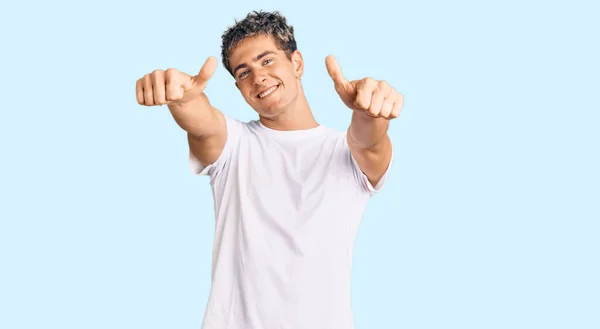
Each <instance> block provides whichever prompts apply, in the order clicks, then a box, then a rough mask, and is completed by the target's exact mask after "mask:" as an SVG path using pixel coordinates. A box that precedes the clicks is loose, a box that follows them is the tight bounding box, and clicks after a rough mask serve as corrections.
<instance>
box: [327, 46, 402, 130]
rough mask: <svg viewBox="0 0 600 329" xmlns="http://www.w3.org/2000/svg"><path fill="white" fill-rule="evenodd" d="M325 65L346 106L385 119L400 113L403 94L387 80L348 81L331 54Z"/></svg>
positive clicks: (392, 117) (365, 79)
mask: <svg viewBox="0 0 600 329" xmlns="http://www.w3.org/2000/svg"><path fill="white" fill-rule="evenodd" d="M325 65H326V66H327V72H329V76H331V78H332V79H333V83H334V86H335V90H336V91H337V93H338V95H340V98H341V99H342V101H343V102H344V104H346V106H348V108H350V109H351V110H354V111H358V112H363V113H365V114H366V115H368V116H370V117H373V118H384V119H386V120H391V119H394V118H397V117H398V116H399V115H400V111H402V106H403V105H404V96H402V94H401V93H399V92H398V91H396V89H394V88H393V87H392V86H390V85H389V84H388V83H387V82H385V81H377V80H374V79H371V78H364V79H360V80H353V81H349V80H348V79H346V78H345V77H344V75H343V74H342V69H341V68H340V66H339V64H338V62H337V60H336V59H335V57H333V56H327V58H326V59H325Z"/></svg>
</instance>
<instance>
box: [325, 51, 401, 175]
mask: <svg viewBox="0 0 600 329" xmlns="http://www.w3.org/2000/svg"><path fill="white" fill-rule="evenodd" d="M325 65H326V66H327V72H329V75H330V76H331V78H332V79H333V83H334V86H335V91H336V92H337V93H338V95H340V98H341V99H342V101H343V102H344V104H345V105H346V106H347V107H348V108H349V109H351V110H352V111H353V113H352V122H351V123H350V127H349V128H348V133H347V134H346V139H347V142H348V147H349V148H350V152H351V153H352V156H353V157H354V158H355V159H356V162H357V163H358V166H359V168H360V169H361V171H362V172H363V173H364V174H365V175H366V176H367V178H368V179H369V182H370V183H371V185H373V186H376V185H377V183H379V180H380V179H381V178H382V177H383V175H384V174H385V171H386V170H387V168H388V167H389V165H390V161H391V159H392V142H391V140H390V138H389V136H388V134H387V130H388V127H389V120H392V119H395V118H397V117H398V116H399V115H400V111H401V110H402V106H403V105H404V96H402V94H400V93H399V92H397V91H396V90H395V89H394V88H392V87H391V86H390V85H389V84H388V83H387V82H385V81H377V80H374V79H371V78H364V79H360V80H354V81H349V80H348V79H346V78H345V77H344V75H343V74H342V69H341V68H340V66H339V64H338V63H337V60H336V59H335V58H334V57H333V56H327V58H326V59H325Z"/></svg>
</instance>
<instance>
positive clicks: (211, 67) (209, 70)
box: [194, 56, 218, 86]
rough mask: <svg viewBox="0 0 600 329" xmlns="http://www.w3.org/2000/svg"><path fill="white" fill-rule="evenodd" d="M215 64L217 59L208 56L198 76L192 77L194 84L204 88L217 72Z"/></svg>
mask: <svg viewBox="0 0 600 329" xmlns="http://www.w3.org/2000/svg"><path fill="white" fill-rule="evenodd" d="M217 64H218V62H217V59H216V58H215V57H214V56H210V57H209V58H208V59H207V60H206V62H204V65H202V68H201V69H200V72H198V75H196V76H195V77H194V80H195V82H196V83H198V84H200V85H202V86H206V84H207V83H208V80H210V78H212V76H213V74H215V71H216V70H217Z"/></svg>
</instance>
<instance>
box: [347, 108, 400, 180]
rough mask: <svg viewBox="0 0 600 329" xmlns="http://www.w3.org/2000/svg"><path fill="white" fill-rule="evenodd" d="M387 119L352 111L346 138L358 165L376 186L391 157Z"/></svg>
mask: <svg viewBox="0 0 600 329" xmlns="http://www.w3.org/2000/svg"><path fill="white" fill-rule="evenodd" d="M388 127H389V121H388V120H386V119H383V118H373V117H370V116H368V115H366V114H364V113H362V112H358V111H355V112H353V113H352V122H351V123H350V127H349V128H348V133H347V134H346V139H347V141H348V147H349V148H350V152H351V153H352V156H353V157H354V158H355V159H356V162H357V163H358V167H359V168H360V169H361V171H362V172H363V173H364V174H365V175H366V176H367V178H368V179H369V182H370V183H371V185H373V186H376V185H377V183H378V182H379V180H380V179H381V178H382V177H383V174H384V173H385V171H386V170H387V168H388V166H389V164H390V161H391V159H392V142H391V140H390V137H389V136H388V134H387V130H388Z"/></svg>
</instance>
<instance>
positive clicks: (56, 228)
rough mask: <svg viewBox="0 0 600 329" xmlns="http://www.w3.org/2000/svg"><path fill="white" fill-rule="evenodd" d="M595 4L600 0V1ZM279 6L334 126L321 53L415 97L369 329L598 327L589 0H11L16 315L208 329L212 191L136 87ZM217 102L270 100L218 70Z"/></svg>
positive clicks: (5, 292)
mask: <svg viewBox="0 0 600 329" xmlns="http://www.w3.org/2000/svg"><path fill="white" fill-rule="evenodd" d="M595 3H597V2H595ZM253 9H265V10H274V9H278V10H281V11H282V13H283V14H284V15H286V16H287V17H288V19H289V22H290V23H291V24H292V25H293V26H294V27H295V29H296V37H297V40H298V45H299V48H300V50H301V51H302V52H303V54H304V58H305V61H306V72H305V78H304V79H303V81H304V86H305V88H306V93H307V96H308V98H309V102H310V104H311V105H312V108H313V110H314V112H315V115H316V117H317V119H318V121H319V122H320V123H322V124H324V125H327V126H331V127H334V128H338V129H346V127H347V125H348V124H349V122H350V115H351V112H350V110H347V109H346V108H345V107H344V106H343V105H342V103H341V101H340V100H339V98H338V96H337V94H336V93H335V91H334V89H333V85H332V82H331V80H330V78H329V76H328V75H327V71H326V69H325V64H324V63H325V62H324V61H325V57H326V56H327V55H328V54H334V55H336V56H337V58H338V61H339V63H340V65H341V67H342V69H343V72H344V74H345V75H346V77H347V78H349V79H358V78H362V77H366V76H370V77H373V78H376V79H384V80H386V81H388V82H389V83H390V84H391V85H393V86H394V87H395V88H396V89H397V90H399V91H400V92H402V93H403V94H404V95H405V99H406V102H405V106H404V109H403V112H402V114H401V116H400V118H398V119H396V120H394V121H393V122H392V125H391V130H390V134H391V137H392V139H393V142H394V144H395V150H396V155H395V159H396V160H395V163H394V166H393V172H392V174H391V176H390V178H389V181H388V183H387V185H386V187H385V189H384V191H382V192H381V193H380V194H378V195H377V196H376V197H374V198H373V200H372V202H371V203H370V206H369V208H368V210H367V213H366V215H365V217H364V221H363V223H362V226H361V228H360V231H359V234H358V237H357V240H356V248H355V257H354V269H353V281H352V297H353V309H354V313H355V321H356V328H357V329H370V328H410V329H417V328H432V329H433V328H435V329H439V328H461V329H466V328H473V329H481V328H486V329H488V328H490V329H491V328H511V329H516V328H544V329H548V328H577V329H583V328H600V284H599V278H600V264H599V262H600V255H599V254H600V242H599V234H600V224H599V221H600V209H599V208H600V206H599V204H600V191H599V189H600V188H599V183H600V179H599V174H598V168H599V167H600V161H599V159H598V154H599V142H600V133H599V124H600V120H599V119H600V115H599V112H598V111H599V110H600V101H599V96H600V66H599V61H598V59H599V58H600V51H599V50H598V44H599V42H598V38H599V37H598V36H599V31H600V23H599V19H598V17H599V16H600V10H599V8H598V6H597V5H596V4H594V2H592V1H588V2H584V1H560V2H559V1H551V2H541V1H540V2H532V1H527V2H522V1H508V2H507V1H494V2H483V1H481V2H478V1H459V2H445V1H444V2H442V1H399V2H396V3H395V4H392V2H388V1H382V0H379V1H364V2H354V3H350V2H338V3H330V2H326V1H319V2H301V1H295V2H290V3H288V4H287V5H282V4H279V3H276V2H269V1H255V2H252V3H251V4H248V3H246V2H245V1H244V2H242V1H212V2H205V1H172V2H167V1H129V2H127V3H120V2H117V1H114V0H113V1H108V2H100V1H96V2H93V3H92V2H84V1H71V2H66V1H48V2H42V1H33V2H20V3H18V2H16V1H13V2H10V3H8V4H7V3H5V2H3V4H2V5H0V12H1V14H0V17H1V19H0V27H1V29H0V33H1V43H0V48H1V49H2V51H1V52H0V56H2V64H3V65H2V66H3V68H2V72H1V79H0V95H1V103H0V104H1V105H0V108H1V117H0V134H1V136H0V137H1V139H0V143H1V144H0V145H1V150H0V152H1V153H0V156H1V158H2V161H1V170H0V179H1V181H0V186H1V187H0V193H1V199H0V202H1V204H0V205H1V206H0V218H1V221H0V266H1V268H0V270H1V271H0V328H2V329H17V328H61V329H67V328H68V329H71V328H72V329H81V328H85V329H88V328H89V329H92V328H111V329H117V328H144V329H151V328H179V329H185V328H196V329H198V328H199V327H200V325H201V322H202V318H203V315H204V307H205V305H206V300H207V296H208V292H209V288H210V261H211V252H212V250H211V248H212V241H213V240H212V239H213V236H212V233H213V229H214V225H213V214H214V213H213V203H212V196H211V191H210V187H209V184H208V179H207V178H199V177H194V176H192V175H191V174H190V173H189V172H188V168H187V150H188V149H187V144H186V139H185V133H184V132H183V131H182V130H181V129H180V128H179V127H178V126H177V125H176V124H175V122H174V121H173V119H172V117H171V116H170V114H169V112H168V110H167V109H166V108H165V107H162V108H160V107H152V108H147V107H142V106H139V105H138V104H137V103H136V100H135V81H136V80H137V79H138V78H140V77H141V76H143V75H144V74H145V73H149V72H151V71H152V70H154V69H157V68H161V69H166V68H169V67H175V68H177V69H179V70H182V71H185V72H188V73H190V74H194V73H196V72H197V70H199V69H200V67H201V65H202V64H203V63H204V61H205V59H206V58H207V57H208V56H217V58H219V60H220V52H219V51H220V37H221V34H222V32H223V31H224V30H225V29H226V28H227V26H229V25H231V24H233V22H234V19H241V18H243V17H244V16H245V14H246V13H247V12H248V11H250V10H253ZM207 94H208V95H209V97H210V99H211V101H212V102H213V104H214V105H215V106H217V107H218V108H220V109H222V110H223V111H224V112H225V113H227V114H229V115H232V116H235V117H237V118H240V119H243V120H249V119H254V118H255V117H256V115H255V113H254V112H253V111H252V109H251V108H249V107H248V106H247V105H246V104H245V103H244V101H243V99H242V97H241V96H240V95H239V93H238V91H237V89H235V86H234V84H233V80H232V79H231V77H230V76H229V75H228V73H227V72H226V71H225V70H224V69H223V67H222V66H219V68H218V70H217V72H216V73H215V76H214V78H213V79H212V80H211V81H210V83H209V86H208V89H207Z"/></svg>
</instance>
